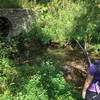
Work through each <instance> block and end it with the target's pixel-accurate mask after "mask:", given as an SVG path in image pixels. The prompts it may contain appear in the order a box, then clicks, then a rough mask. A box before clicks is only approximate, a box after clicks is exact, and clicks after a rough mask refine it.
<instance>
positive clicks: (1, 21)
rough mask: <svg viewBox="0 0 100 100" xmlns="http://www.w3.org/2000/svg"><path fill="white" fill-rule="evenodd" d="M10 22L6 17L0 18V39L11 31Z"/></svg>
mask: <svg viewBox="0 0 100 100" xmlns="http://www.w3.org/2000/svg"><path fill="white" fill-rule="evenodd" d="M11 26H12V25H11V22H10V21H9V19H8V18H6V17H0V37H7V36H8V35H9V33H10V31H11Z"/></svg>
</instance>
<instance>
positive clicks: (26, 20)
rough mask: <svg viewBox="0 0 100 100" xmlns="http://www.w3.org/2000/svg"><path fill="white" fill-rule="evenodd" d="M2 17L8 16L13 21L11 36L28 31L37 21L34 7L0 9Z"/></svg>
mask: <svg viewBox="0 0 100 100" xmlns="http://www.w3.org/2000/svg"><path fill="white" fill-rule="evenodd" d="M0 17H4V18H7V19H8V20H9V22H10V23H11V26H10V30H9V35H10V36H15V35H17V34H20V33H21V32H23V31H25V32H28V31H29V30H30V29H31V27H32V23H33V22H34V21H35V15H34V11H33V9H0Z"/></svg>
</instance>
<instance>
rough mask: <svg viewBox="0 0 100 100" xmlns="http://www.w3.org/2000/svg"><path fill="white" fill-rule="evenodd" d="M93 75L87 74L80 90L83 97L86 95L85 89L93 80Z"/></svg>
mask: <svg viewBox="0 0 100 100" xmlns="http://www.w3.org/2000/svg"><path fill="white" fill-rule="evenodd" d="M93 78H94V76H93V75H90V74H87V78H86V80H85V83H84V86H83V90H82V98H83V99H85V97H86V91H87V89H88V87H89V86H90V84H91V82H92V81H93Z"/></svg>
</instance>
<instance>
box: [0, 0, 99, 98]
mask: <svg viewBox="0 0 100 100" xmlns="http://www.w3.org/2000/svg"><path fill="white" fill-rule="evenodd" d="M0 8H22V9H24V8H30V9H31V8H33V9H34V11H35V13H36V17H35V18H36V19H35V22H34V24H33V26H32V29H31V30H30V32H29V33H23V34H20V35H19V36H16V37H12V38H10V39H8V38H2V37H0V100H82V98H81V93H80V91H81V89H80V90H78V87H79V84H78V85H76V84H75V83H72V82H65V80H64V78H63V73H62V72H61V71H60V66H59V64H58V63H57V61H56V58H54V57H53V56H52V55H50V54H48V53H47V47H46V46H47V45H50V44H51V42H55V43H59V44H60V46H61V47H62V46H63V45H64V44H65V43H66V42H69V41H71V40H72V39H77V40H78V41H80V42H82V41H84V42H85V43H86V44H88V46H87V47H88V48H87V49H88V50H89V51H90V52H93V53H95V54H97V48H100V2H99V0H0ZM34 37H35V38H34ZM33 40H34V41H37V42H36V45H38V46H40V47H39V48H38V49H37V48H36V47H34V46H33V43H34V41H33ZM42 46H44V48H42V49H43V51H42V49H41V47H42ZM38 51H39V53H38ZM33 52H35V54H34V53H33ZM46 53H47V54H46ZM31 60H32V61H31ZM25 61H29V62H30V63H28V62H25Z"/></svg>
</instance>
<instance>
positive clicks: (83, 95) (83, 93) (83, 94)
mask: <svg viewBox="0 0 100 100" xmlns="http://www.w3.org/2000/svg"><path fill="white" fill-rule="evenodd" d="M85 97H86V91H82V98H83V99H85Z"/></svg>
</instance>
